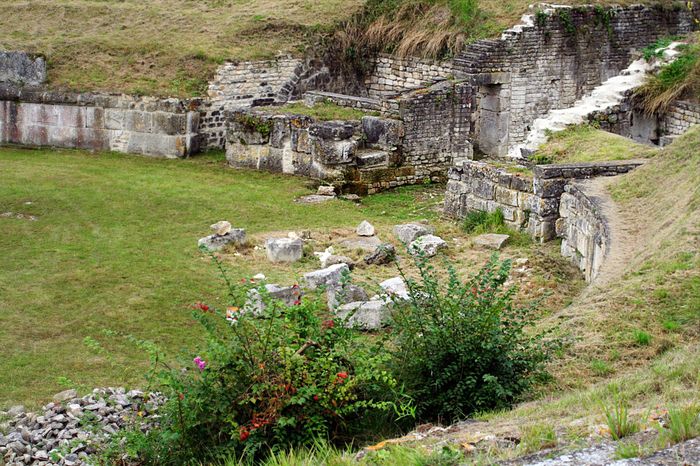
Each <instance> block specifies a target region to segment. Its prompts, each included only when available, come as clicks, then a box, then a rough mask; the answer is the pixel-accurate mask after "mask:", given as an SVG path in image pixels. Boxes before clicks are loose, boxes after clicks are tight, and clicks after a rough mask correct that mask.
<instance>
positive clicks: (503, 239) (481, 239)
mask: <svg viewBox="0 0 700 466" xmlns="http://www.w3.org/2000/svg"><path fill="white" fill-rule="evenodd" d="M509 239H510V236H509V235H498V234H495V233H487V234H485V235H479V236H477V237H476V238H474V240H473V242H474V245H475V246H480V247H482V248H486V249H494V250H499V249H501V248H502V247H503V246H504V245H505V244H506V243H507V242H508V240H509Z"/></svg>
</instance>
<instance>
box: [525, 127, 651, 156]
mask: <svg viewBox="0 0 700 466" xmlns="http://www.w3.org/2000/svg"><path fill="white" fill-rule="evenodd" d="M656 153H658V149H656V148H654V147H652V146H648V145H645V144H640V143H637V142H634V141H632V140H631V139H629V138H625V137H622V136H618V135H617V134H612V133H608V132H606V131H602V130H599V129H596V128H595V127H593V126H590V125H575V126H570V127H569V128H567V129H565V130H564V131H557V132H555V133H552V134H551V135H550V136H549V139H548V141H547V142H546V143H545V144H543V145H542V146H541V147H540V148H539V149H537V152H536V153H535V154H534V156H533V161H534V162H535V163H537V164H550V163H578V162H604V161H610V160H629V159H642V158H648V157H652V156H653V155H655V154H656Z"/></svg>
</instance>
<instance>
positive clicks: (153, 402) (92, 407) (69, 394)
mask: <svg viewBox="0 0 700 466" xmlns="http://www.w3.org/2000/svg"><path fill="white" fill-rule="evenodd" d="M164 401H165V399H164V397H163V396H161V395H159V394H153V393H149V394H145V393H143V392H141V391H139V390H131V391H128V392H127V391H126V390H125V389H123V388H100V389H95V390H93V392H92V393H91V394H89V395H86V396H84V397H82V398H80V397H78V395H77V393H76V391H75V390H66V391H64V392H61V393H59V394H57V395H56V396H54V401H53V402H52V403H49V404H47V405H46V406H44V407H43V411H42V412H40V413H37V414H34V413H27V412H25V410H24V408H23V407H22V406H15V407H13V408H11V409H10V410H8V412H7V413H6V416H9V417H10V418H11V419H10V421H9V423H8V426H7V429H4V430H5V431H7V433H6V434H2V433H0V464H5V465H7V466H21V465H36V466H48V465H61V466H79V465H83V464H91V462H90V461H89V455H90V454H93V453H95V452H96V451H97V450H98V448H99V447H100V446H101V445H105V444H106V442H107V441H108V439H109V437H110V436H112V435H114V434H116V433H117V432H118V431H119V430H121V429H123V428H125V427H127V426H128V425H129V424H130V423H131V422H132V420H133V419H135V418H136V417H143V418H146V419H148V420H149V421H151V420H152V424H150V425H154V424H155V423H156V422H157V419H158V414H157V412H158V408H159V407H160V406H161V405H162V404H163V403H164ZM0 414H2V413H0ZM148 426H149V424H148V423H146V424H145V426H144V427H145V428H148ZM3 461H4V463H3Z"/></svg>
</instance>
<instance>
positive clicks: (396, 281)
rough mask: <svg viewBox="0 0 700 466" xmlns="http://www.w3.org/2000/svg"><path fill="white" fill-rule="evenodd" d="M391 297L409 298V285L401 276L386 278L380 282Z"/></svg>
mask: <svg viewBox="0 0 700 466" xmlns="http://www.w3.org/2000/svg"><path fill="white" fill-rule="evenodd" d="M379 286H380V287H381V288H382V290H384V292H385V293H386V294H387V295H388V296H389V297H390V298H399V299H409V298H410V294H409V293H408V287H407V286H406V282H405V281H404V280H403V278H401V277H394V278H390V279H388V280H384V281H383V282H381V283H380V284H379Z"/></svg>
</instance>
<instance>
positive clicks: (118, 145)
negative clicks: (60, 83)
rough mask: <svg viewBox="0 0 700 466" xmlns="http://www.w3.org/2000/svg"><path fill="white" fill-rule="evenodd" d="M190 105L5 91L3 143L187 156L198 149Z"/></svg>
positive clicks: (0, 116)
mask: <svg viewBox="0 0 700 466" xmlns="http://www.w3.org/2000/svg"><path fill="white" fill-rule="evenodd" d="M198 124H199V113H198V112H196V111H190V110H189V106H188V102H184V101H180V100H177V99H166V100H160V99H154V98H140V97H129V96H117V95H105V94H68V93H51V92H43V91H41V90H36V89H35V90H31V89H27V88H24V89H22V88H18V87H13V86H0V143H13V144H25V145H30V146H54V147H64V148H80V149H90V150H111V151H118V152H128V153H135V154H143V155H150V156H160V157H170V158H174V157H184V156H187V155H189V154H192V153H195V152H197V150H198V144H199V136H198Z"/></svg>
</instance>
